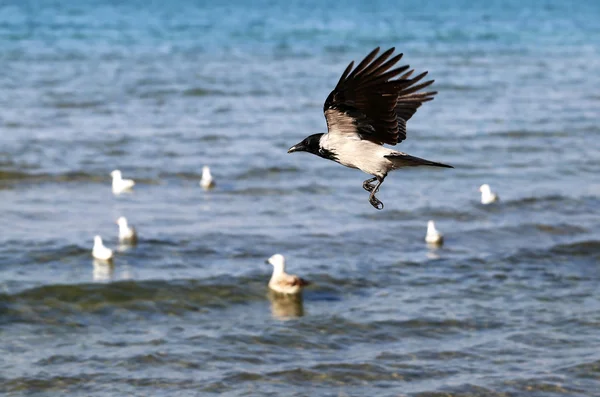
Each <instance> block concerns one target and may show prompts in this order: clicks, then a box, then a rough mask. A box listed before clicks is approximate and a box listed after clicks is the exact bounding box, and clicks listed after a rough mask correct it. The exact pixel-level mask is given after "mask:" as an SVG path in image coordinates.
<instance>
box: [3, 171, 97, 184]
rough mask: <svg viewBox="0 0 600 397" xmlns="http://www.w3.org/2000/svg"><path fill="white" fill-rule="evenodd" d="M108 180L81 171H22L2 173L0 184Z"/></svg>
mask: <svg viewBox="0 0 600 397" xmlns="http://www.w3.org/2000/svg"><path fill="white" fill-rule="evenodd" d="M104 179H106V178H105V177H104V176H98V175H93V174H88V173H86V172H81V171H73V172H66V173H62V174H48V173H29V172H22V171H0V182H3V181H5V182H22V181H27V182H37V183H43V182H82V181H94V182H98V181H101V180H104Z"/></svg>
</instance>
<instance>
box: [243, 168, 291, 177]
mask: <svg viewBox="0 0 600 397" xmlns="http://www.w3.org/2000/svg"><path fill="white" fill-rule="evenodd" d="M298 171H300V170H299V169H298V168H296V167H265V168H251V169H249V170H248V171H246V172H244V173H242V174H240V175H238V176H237V177H236V179H238V180H244V179H255V178H268V177H271V176H273V175H279V174H285V173H294V172H298Z"/></svg>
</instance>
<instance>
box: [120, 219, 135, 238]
mask: <svg viewBox="0 0 600 397" xmlns="http://www.w3.org/2000/svg"><path fill="white" fill-rule="evenodd" d="M117 225H119V241H120V242H122V243H128V244H135V243H137V232H136V230H135V228H134V227H133V226H129V224H128V223H127V218H125V217H124V216H121V217H119V219H117Z"/></svg>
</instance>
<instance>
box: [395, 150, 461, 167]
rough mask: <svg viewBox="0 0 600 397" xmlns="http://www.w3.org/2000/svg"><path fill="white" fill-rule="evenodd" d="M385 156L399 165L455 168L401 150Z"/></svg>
mask: <svg viewBox="0 0 600 397" xmlns="http://www.w3.org/2000/svg"><path fill="white" fill-rule="evenodd" d="M385 158H387V159H390V160H391V161H392V162H393V163H394V165H396V166H397V167H417V166H420V165H427V166H430V167H444V168H454V167H453V166H451V165H448V164H442V163H436V162H435V161H429V160H425V159H422V158H420V157H415V156H411V155H410V154H406V153H401V152H397V153H393V154H388V155H387V156H385Z"/></svg>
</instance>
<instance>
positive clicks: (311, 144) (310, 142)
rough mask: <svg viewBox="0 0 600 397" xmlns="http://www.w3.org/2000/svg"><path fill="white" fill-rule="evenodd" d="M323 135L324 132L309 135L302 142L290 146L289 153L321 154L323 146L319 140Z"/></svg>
mask: <svg viewBox="0 0 600 397" xmlns="http://www.w3.org/2000/svg"><path fill="white" fill-rule="evenodd" d="M322 136H323V134H314V135H311V136H307V137H306V138H304V140H303V141H302V142H300V143H297V144H295V145H294V146H292V147H291V148H289V149H288V153H294V152H309V153H312V154H316V155H317V156H320V154H319V149H320V148H321V146H320V145H319V142H320V140H321V137H322Z"/></svg>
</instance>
